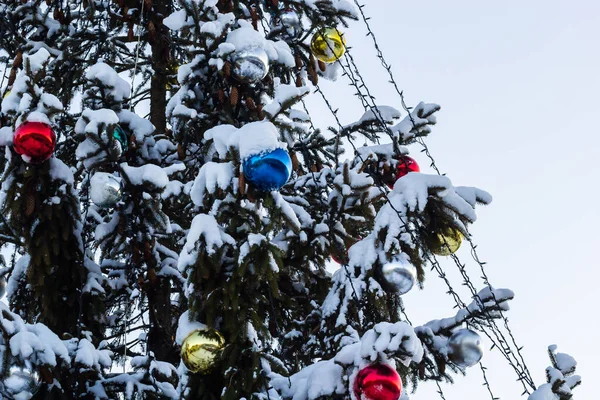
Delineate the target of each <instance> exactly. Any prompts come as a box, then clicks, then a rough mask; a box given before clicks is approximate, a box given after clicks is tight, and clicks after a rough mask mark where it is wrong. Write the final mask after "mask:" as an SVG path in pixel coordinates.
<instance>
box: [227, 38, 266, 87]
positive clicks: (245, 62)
mask: <svg viewBox="0 0 600 400" xmlns="http://www.w3.org/2000/svg"><path fill="white" fill-rule="evenodd" d="M231 62H232V65H233V69H232V70H231V73H232V74H233V76H234V77H235V78H236V79H237V80H238V81H240V82H244V83H256V82H259V81H262V80H263V79H264V78H265V76H267V74H268V73H269V57H268V56H267V52H266V51H265V49H263V48H262V47H258V46H250V47H246V48H245V49H241V50H239V51H236V52H235V53H233V55H232V57H231Z"/></svg>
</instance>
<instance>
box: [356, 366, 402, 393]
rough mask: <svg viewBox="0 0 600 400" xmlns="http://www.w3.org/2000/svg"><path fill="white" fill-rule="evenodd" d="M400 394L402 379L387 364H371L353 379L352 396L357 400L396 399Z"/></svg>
mask: <svg viewBox="0 0 600 400" xmlns="http://www.w3.org/2000/svg"><path fill="white" fill-rule="evenodd" d="M401 394H402V379H401V378H400V375H399V374H398V372H396V370H395V369H394V368H392V367H390V366H389V365H387V364H371V365H369V366H367V367H365V368H363V369H361V370H360V371H359V372H358V374H357V375H356V378H355V379H354V396H355V397H356V398H357V399H359V400H398V399H399V398H400V395H401Z"/></svg>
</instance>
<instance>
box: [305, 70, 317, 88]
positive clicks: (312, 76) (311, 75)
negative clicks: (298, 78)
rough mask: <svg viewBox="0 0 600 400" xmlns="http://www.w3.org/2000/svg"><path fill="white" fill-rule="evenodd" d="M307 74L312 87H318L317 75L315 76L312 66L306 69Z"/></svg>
mask: <svg viewBox="0 0 600 400" xmlns="http://www.w3.org/2000/svg"><path fill="white" fill-rule="evenodd" d="M306 70H307V72H308V79H310V81H311V82H312V83H313V85H315V86H316V85H318V84H319V74H317V71H315V68H314V67H313V66H312V65H309V66H308V68H307V69H306Z"/></svg>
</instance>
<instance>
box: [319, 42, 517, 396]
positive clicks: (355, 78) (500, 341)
mask: <svg viewBox="0 0 600 400" xmlns="http://www.w3.org/2000/svg"><path fill="white" fill-rule="evenodd" d="M330 50H333V49H331V48H330ZM346 54H347V56H346V57H347V59H346V60H347V64H346V65H344V64H343V63H341V62H340V65H341V66H342V69H343V71H344V74H345V75H346V76H348V77H349V79H350V81H351V85H353V86H354V87H355V88H356V90H357V93H356V95H357V96H359V97H360V98H361V103H362V104H363V106H368V108H369V109H370V111H371V112H372V113H373V114H374V115H375V116H376V118H377V119H378V122H379V123H380V125H381V127H382V128H385V130H386V132H387V133H388V135H390V137H391V138H392V140H393V139H394V138H393V133H392V132H391V130H390V128H389V127H388V126H387V124H386V123H385V121H384V119H383V117H382V116H381V114H380V111H379V109H378V108H377V107H376V106H375V104H374V100H375V98H374V96H372V95H371V94H370V91H369V90H368V87H367V86H366V84H365V83H364V79H362V76H360V73H359V71H358V68H357V67H356V64H355V63H354V60H353V58H351V56H350V55H349V54H350V52H349V51H347V52H346ZM348 58H349V60H350V61H348ZM350 63H352V64H353V65H354V69H355V71H354V72H353V71H352V70H351V69H350ZM354 73H356V75H354ZM359 82H360V83H359ZM363 88H364V89H365V91H366V96H365V95H364V94H363V93H362V91H361V89H363ZM316 91H317V92H319V93H320V94H321V96H322V98H323V100H324V101H325V103H326V105H327V107H328V109H329V110H330V112H331V113H332V115H334V117H335V119H336V122H337V124H338V126H339V128H340V130H342V129H343V126H342V125H341V123H340V121H339V118H338V117H337V111H336V110H334V109H333V107H332V106H331V104H330V102H329V101H328V99H327V98H326V96H325V95H324V93H323V92H322V91H321V90H320V88H318V87H317V89H316ZM368 99H370V100H371V101H372V102H373V104H369V101H368ZM365 108H366V107H365ZM366 110H367V109H366ZM409 115H410V114H409ZM411 120H412V116H411ZM413 127H414V120H413ZM349 142H350V144H351V145H352V146H353V147H354V150H355V152H356V150H357V149H356V147H355V146H354V144H353V143H352V141H351V139H349ZM359 157H360V155H359ZM362 162H363V163H364V160H362ZM381 190H382V191H383V189H381ZM383 195H384V197H385V199H386V201H388V203H389V199H388V198H387V194H386V193H385V191H383ZM392 208H393V207H392ZM394 211H396V213H398V211H397V210H394ZM398 215H399V217H400V219H401V220H402V217H401V215H400V214H398ZM403 223H404V222H403ZM410 233H411V236H412V232H410ZM432 264H433V263H432ZM436 264H437V261H436ZM436 264H434V268H435V269H436V270H437V271H438V275H440V276H442V277H445V274H444V273H443V271H441V268H440V267H439V264H437V265H436ZM445 282H446V284H447V285H449V282H448V280H447V279H445ZM449 293H451V294H452V295H453V297H454V298H455V301H457V305H458V306H464V302H462V300H460V297H459V296H458V294H456V292H455V291H454V290H453V289H452V288H451V286H450V287H449ZM475 298H476V299H477V300H478V302H479V303H481V300H480V299H479V297H478V296H477V293H475ZM494 298H495V296H494ZM495 300H496V303H497V299H495ZM481 306H482V307H483V304H481ZM488 320H489V328H490V329H491V331H492V333H493V335H494V336H495V338H496V340H497V341H495V340H494V339H493V338H492V337H491V336H490V335H489V334H488V333H487V332H486V331H485V330H484V333H485V334H486V335H487V336H488V338H489V339H490V340H491V341H492V343H494V345H495V347H497V348H498V349H500V351H501V352H502V353H503V354H504V356H505V358H506V359H507V361H508V362H509V364H510V365H511V366H512V367H513V369H515V372H516V373H517V375H518V376H519V380H521V381H522V380H523V376H524V374H523V372H522V369H523V368H522V366H521V365H520V363H519V362H518V360H516V365H515V362H513V360H511V358H510V355H511V354H512V353H511V351H510V347H509V346H508V345H507V342H506V340H505V338H504V335H503V333H502V332H501V331H500V330H499V329H498V327H497V325H496V324H495V321H493V318H492V317H491V316H490V315H488ZM507 349H508V351H507ZM485 380H486V382H487V379H485ZM489 391H490V393H491V390H489ZM525 391H526V392H527V391H528V389H527V387H526V386H525ZM492 396H493V395H492Z"/></svg>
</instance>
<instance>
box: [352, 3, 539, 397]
mask: <svg viewBox="0 0 600 400" xmlns="http://www.w3.org/2000/svg"><path fill="white" fill-rule="evenodd" d="M354 3H355V4H356V6H357V7H358V10H359V12H360V15H361V19H362V21H363V22H364V24H365V26H366V29H367V36H370V37H371V39H372V41H373V46H374V48H375V50H376V53H377V58H378V59H379V60H380V62H381V65H382V66H383V68H384V69H385V70H386V71H387V73H388V76H389V79H390V80H389V83H391V84H392V86H393V87H394V90H395V91H396V93H397V94H398V95H399V96H400V100H401V103H402V107H403V108H404V110H405V111H407V113H408V115H409V118H410V119H411V122H412V124H413V126H414V125H415V121H414V119H413V117H412V114H411V113H410V110H411V109H410V108H409V107H407V105H406V101H405V98H404V92H403V91H401V90H400V89H399V88H398V84H397V83H396V80H395V78H394V74H393V72H392V67H391V65H390V64H389V63H388V62H387V61H386V59H385V57H384V55H383V52H382V50H381V47H380V46H379V44H378V42H377V38H376V37H375V34H374V32H373V30H372V29H371V26H370V24H369V19H370V18H369V17H367V16H366V15H365V13H364V7H365V5H361V4H360V3H359V2H358V0H354ZM352 62H353V63H354V61H353V60H352ZM365 88H366V86H365ZM417 142H418V143H419V144H420V145H421V146H422V147H423V152H424V153H425V154H426V155H427V157H428V158H429V160H430V162H431V167H432V168H433V169H434V170H435V171H436V172H437V173H438V174H440V175H441V173H440V171H439V169H438V167H437V166H436V164H435V160H434V159H433V156H432V155H431V153H430V151H429V149H428V147H427V145H426V143H425V141H424V140H423V139H422V138H420V137H418V138H417ZM467 240H468V242H469V245H470V247H471V255H472V258H473V259H474V261H475V262H476V263H477V264H478V265H479V267H480V269H481V272H482V274H483V276H482V278H483V281H484V283H485V284H486V285H487V286H488V287H489V288H490V290H491V289H492V287H491V284H490V282H489V278H488V276H487V273H486V271H485V268H484V265H485V262H482V261H481V260H480V259H479V256H478V254H477V250H476V248H477V246H476V245H475V243H474V242H473V240H472V238H471V237H469V236H467ZM455 261H457V260H455ZM491 293H492V296H493V298H494V300H495V301H496V303H497V302H498V301H497V299H496V296H495V293H494V292H493V291H492V290H491ZM499 312H500V315H501V318H502V320H503V322H504V326H505V328H506V330H507V333H508V335H509V336H510V338H511V341H512V343H513V345H514V347H515V349H516V353H517V355H518V357H519V359H520V361H521V363H522V368H523V372H524V375H525V376H526V378H527V380H528V383H529V385H530V386H531V387H532V388H533V390H535V384H534V382H533V379H532V377H531V374H530V372H529V369H528V367H527V365H526V363H525V360H524V357H523V355H522V353H521V351H520V350H521V349H522V347H520V346H519V345H518V344H517V342H516V338H515V336H514V334H513V332H512V330H511V329H510V326H509V324H508V319H507V318H506V316H505V315H504V313H503V312H502V311H501V310H500V311H499Z"/></svg>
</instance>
